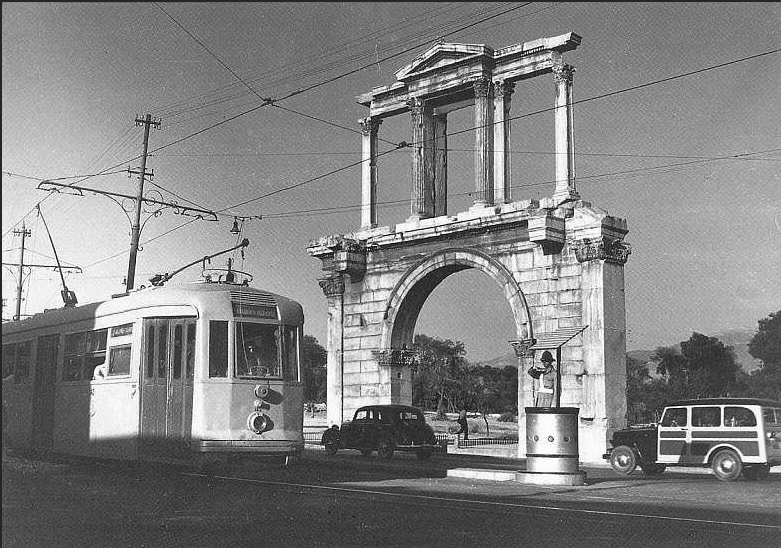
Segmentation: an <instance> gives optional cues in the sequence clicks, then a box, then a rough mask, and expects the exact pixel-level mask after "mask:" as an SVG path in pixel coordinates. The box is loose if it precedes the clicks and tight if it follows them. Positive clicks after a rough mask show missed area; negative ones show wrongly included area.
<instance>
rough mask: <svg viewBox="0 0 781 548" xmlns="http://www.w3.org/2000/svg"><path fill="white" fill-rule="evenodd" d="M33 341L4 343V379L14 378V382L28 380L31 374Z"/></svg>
mask: <svg viewBox="0 0 781 548" xmlns="http://www.w3.org/2000/svg"><path fill="white" fill-rule="evenodd" d="M31 359H32V341H24V342H20V343H11V344H4V345H3V381H6V380H7V379H8V380H10V379H11V378H13V382H14V384H21V383H23V382H26V381H27V378H28V377H29V376H30V361H31Z"/></svg>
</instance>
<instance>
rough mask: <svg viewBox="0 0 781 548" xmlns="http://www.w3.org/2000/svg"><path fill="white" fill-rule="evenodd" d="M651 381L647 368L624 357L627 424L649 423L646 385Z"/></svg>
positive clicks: (630, 358)
mask: <svg viewBox="0 0 781 548" xmlns="http://www.w3.org/2000/svg"><path fill="white" fill-rule="evenodd" d="M650 380H651V376H650V375H649V374H648V366H647V365H646V364H645V363H644V362H642V361H640V360H636V359H634V358H632V357H631V356H627V357H626V420H627V422H628V423H629V424H641V423H644V422H650V421H648V420H647V417H648V401H647V398H646V395H647V385H648V382H649V381H650Z"/></svg>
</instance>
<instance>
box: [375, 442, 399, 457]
mask: <svg viewBox="0 0 781 548" xmlns="http://www.w3.org/2000/svg"><path fill="white" fill-rule="evenodd" d="M394 450H395V447H394V445H393V442H392V441H391V440H388V439H382V440H380V441H379V442H378V443H377V454H378V455H379V457H380V458H381V459H382V460H388V459H389V458H391V457H392V456H393V451H394Z"/></svg>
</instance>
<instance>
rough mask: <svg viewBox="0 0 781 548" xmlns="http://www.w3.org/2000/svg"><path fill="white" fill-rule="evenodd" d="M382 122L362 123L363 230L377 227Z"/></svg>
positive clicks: (373, 120)
mask: <svg viewBox="0 0 781 548" xmlns="http://www.w3.org/2000/svg"><path fill="white" fill-rule="evenodd" d="M381 123H382V120H381V119H379V118H371V117H369V118H364V119H363V120H361V121H360V124H361V134H362V135H363V138H362V141H361V144H362V152H363V154H362V156H361V160H362V162H363V163H362V164H361V228H374V227H376V226H377V132H378V131H379V127H380V124H381Z"/></svg>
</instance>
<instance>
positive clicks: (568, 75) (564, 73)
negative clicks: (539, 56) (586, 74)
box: [552, 65, 575, 84]
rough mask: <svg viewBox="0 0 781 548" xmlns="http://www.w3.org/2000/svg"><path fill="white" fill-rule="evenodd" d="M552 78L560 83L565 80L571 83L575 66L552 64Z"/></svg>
mask: <svg viewBox="0 0 781 548" xmlns="http://www.w3.org/2000/svg"><path fill="white" fill-rule="evenodd" d="M552 70H553V80H554V81H555V82H556V83H557V84H560V83H562V82H566V83H568V84H571V83H572V76H573V75H574V74H575V68H574V67H573V66H571V65H553V69H552Z"/></svg>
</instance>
